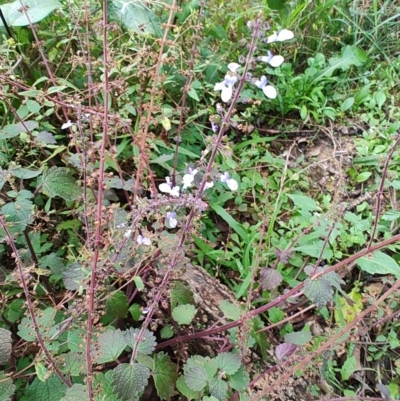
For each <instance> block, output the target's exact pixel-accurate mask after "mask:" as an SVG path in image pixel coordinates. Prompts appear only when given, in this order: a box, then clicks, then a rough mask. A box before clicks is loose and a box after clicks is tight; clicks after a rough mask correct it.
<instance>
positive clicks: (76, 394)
mask: <svg viewBox="0 0 400 401" xmlns="http://www.w3.org/2000/svg"><path fill="white" fill-rule="evenodd" d="M60 401H89V393H88V390H87V386H84V385H83V384H74V385H73V386H72V387H70V388H69V389H68V390H67V393H66V394H65V396H64V397H63V398H61V400H60Z"/></svg>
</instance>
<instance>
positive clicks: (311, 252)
mask: <svg viewBox="0 0 400 401" xmlns="http://www.w3.org/2000/svg"><path fill="white" fill-rule="evenodd" d="M324 246H325V244H324V241H323V240H317V241H313V242H312V243H310V244H307V245H300V246H297V247H296V248H294V249H293V250H294V251H297V252H301V253H304V254H306V255H308V256H312V257H313V258H319V256H320V254H321V251H322V250H324V252H323V254H322V258H323V259H326V260H328V259H331V258H332V257H333V252H332V250H331V249H329V248H327V247H326V246H325V248H324Z"/></svg>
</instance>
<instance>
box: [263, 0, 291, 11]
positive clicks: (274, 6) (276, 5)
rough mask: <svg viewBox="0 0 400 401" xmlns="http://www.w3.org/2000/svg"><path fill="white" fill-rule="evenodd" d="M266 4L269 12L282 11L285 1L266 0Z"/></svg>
mask: <svg viewBox="0 0 400 401" xmlns="http://www.w3.org/2000/svg"><path fill="white" fill-rule="evenodd" d="M267 3H268V7H269V8H270V9H271V10H282V9H283V8H285V3H286V0H268V1H267Z"/></svg>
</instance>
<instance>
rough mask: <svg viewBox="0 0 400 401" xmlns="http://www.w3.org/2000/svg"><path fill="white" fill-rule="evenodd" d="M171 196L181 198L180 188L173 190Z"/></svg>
mask: <svg viewBox="0 0 400 401" xmlns="http://www.w3.org/2000/svg"><path fill="white" fill-rule="evenodd" d="M170 195H171V196H173V197H175V198H179V195H180V194H179V187H178V186H176V187H173V188H172V189H171V192H170Z"/></svg>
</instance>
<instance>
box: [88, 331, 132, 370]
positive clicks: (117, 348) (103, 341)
mask: <svg viewBox="0 0 400 401" xmlns="http://www.w3.org/2000/svg"><path fill="white" fill-rule="evenodd" d="M125 347H126V341H125V337H124V334H123V333H122V331H121V330H120V329H117V330H115V331H113V330H108V331H106V332H104V333H101V334H100V335H99V338H98V339H97V347H96V351H95V352H94V355H93V356H94V359H95V362H96V363H106V362H112V361H115V360H117V359H118V357H119V356H120V355H121V354H122V351H123V350H124V349H125Z"/></svg>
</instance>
